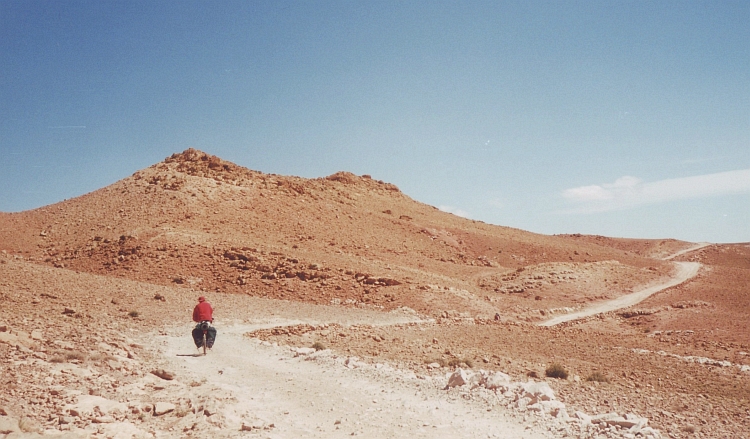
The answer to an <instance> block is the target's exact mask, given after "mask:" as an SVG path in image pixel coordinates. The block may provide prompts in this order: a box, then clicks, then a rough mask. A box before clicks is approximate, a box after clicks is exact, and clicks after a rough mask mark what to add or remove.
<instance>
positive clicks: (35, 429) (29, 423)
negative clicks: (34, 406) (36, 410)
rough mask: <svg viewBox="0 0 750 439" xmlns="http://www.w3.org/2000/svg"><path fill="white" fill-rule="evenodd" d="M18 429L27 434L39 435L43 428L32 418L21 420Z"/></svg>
mask: <svg viewBox="0 0 750 439" xmlns="http://www.w3.org/2000/svg"><path fill="white" fill-rule="evenodd" d="M18 428H19V429H20V430H21V431H23V432H26V433H39V432H41V430H42V427H41V426H40V425H39V424H38V423H37V422H36V421H34V420H33V419H31V418H21V420H20V421H18Z"/></svg>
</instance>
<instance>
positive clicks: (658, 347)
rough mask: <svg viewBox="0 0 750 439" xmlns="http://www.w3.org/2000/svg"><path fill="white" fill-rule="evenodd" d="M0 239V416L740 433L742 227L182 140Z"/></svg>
mask: <svg viewBox="0 0 750 439" xmlns="http://www.w3.org/2000/svg"><path fill="white" fill-rule="evenodd" d="M0 252H1V253H0V299H1V300H2V314H0V359H1V362H0V376H2V381H1V384H0V437H7V438H16V437H29V438H31V437H42V436H45V437H46V436H49V437H70V438H79V437H81V438H83V437H92V438H105V437H106V438H142V437H158V438H161V437H164V438H167V437H169V438H172V437H175V438H177V437H196V438H202V437H206V438H208V437H227V438H235V437H269V438H291V437H321V438H323V437H351V436H360V437H446V438H447V437H507V438H514V437H527V438H542V437H545V438H556V437H581V438H584V437H585V438H621V437H622V438H640V437H643V438H649V437H650V438H667V437H669V438H692V437H700V438H748V437H750V320H749V319H748V316H750V287H749V286H748V285H750V243H736V244H712V243H690V242H682V241H678V240H674V239H669V238H668V237H665V239H660V240H653V239H623V238H612V237H602V236H589V235H579V234H575V235H555V236H548V235H541V234H535V233H531V232H527V231H524V230H519V229H513V228H508V227H503V226H498V225H491V224H485V223H483V222H480V221H474V220H469V219H465V218H461V217H458V216H455V215H452V214H450V213H446V212H442V211H440V210H438V209H436V208H435V207H432V206H429V205H426V204H423V203H421V202H419V201H417V200H413V199H411V198H410V197H409V196H408V195H407V194H404V193H403V192H401V191H400V190H399V188H398V187H397V186H396V185H394V184H391V183H388V182H384V181H380V180H376V179H374V178H372V177H371V176H368V175H363V176H357V175H354V174H351V173H347V172H339V173H336V174H333V175H330V176H327V177H322V178H317V179H305V178H300V177H292V176H281V175H273V174H264V173H261V172H258V171H253V170H249V169H247V168H244V167H241V166H238V165H235V164H233V163H230V162H227V161H224V160H222V159H220V158H218V157H215V156H211V155H209V154H206V153H203V152H201V151H197V150H194V149H188V150H186V151H184V152H182V153H178V154H174V155H172V156H171V157H168V158H166V159H165V160H164V161H163V162H160V163H157V164H155V165H153V166H151V167H148V168H146V169H143V170H141V171H138V172H136V173H135V174H133V175H132V176H130V177H127V178H125V179H123V180H121V181H118V182H116V183H114V184H112V185H110V186H107V187H105V188H102V189H99V190H97V191H94V192H92V193H89V194H86V195H83V196H80V197H77V198H73V199H69V200H65V201H62V202H59V203H56V204H53V205H49V206H44V207H41V208H38V209H34V210H30V211H24V212H17V213H0ZM688 268H689V269H688ZM644 292H646V293H647V294H641V296H642V297H639V298H638V301H636V302H634V303H630V302H628V301H627V300H624V299H627V298H628V297H632V296H630V295H633V294H639V293H644ZM198 296H205V297H206V298H207V299H208V301H209V302H211V303H212V304H213V306H214V309H215V319H216V321H215V326H216V328H217V329H218V332H219V335H218V337H217V342H216V345H215V346H214V348H213V349H212V350H211V351H210V352H209V353H208V355H206V356H203V355H201V354H200V351H198V350H197V349H196V348H195V346H194V345H193V342H192V339H191V337H190V330H191V329H192V326H193V324H192V322H191V313H192V308H193V306H194V305H195V303H196V299H197V297H198ZM618 300H620V301H622V302H615V301H618ZM612 303H615V304H617V303H621V304H620V305H617V306H609V307H608V306H606V305H607V304H612ZM587 311H590V312H588V313H587ZM581 312H582V313H584V314H590V315H586V316H583V317H580V318H575V319H569V320H566V317H565V316H573V315H576V313H581ZM555 319H557V320H555ZM557 322H559V323H557ZM553 323H554V324H553Z"/></svg>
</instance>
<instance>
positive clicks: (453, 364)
mask: <svg viewBox="0 0 750 439" xmlns="http://www.w3.org/2000/svg"><path fill="white" fill-rule="evenodd" d="M443 361H445V360H443ZM447 364H448V366H450V367H459V366H461V365H462V364H463V365H465V366H466V367H468V368H469V369H471V368H472V367H474V362H473V361H471V360H469V359H465V358H464V359H461V358H451V359H450V360H448V362H447ZM441 366H442V364H441Z"/></svg>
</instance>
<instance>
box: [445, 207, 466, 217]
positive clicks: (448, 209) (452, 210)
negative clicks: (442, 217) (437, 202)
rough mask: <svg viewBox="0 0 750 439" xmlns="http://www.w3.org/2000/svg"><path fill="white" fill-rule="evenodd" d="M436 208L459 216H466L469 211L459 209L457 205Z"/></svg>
mask: <svg viewBox="0 0 750 439" xmlns="http://www.w3.org/2000/svg"><path fill="white" fill-rule="evenodd" d="M438 209H440V210H442V211H443V212H448V213H452V214H453V215H456V216H460V217H461V218H468V217H469V212H466V211H465V210H461V209H459V208H457V207H453V206H438Z"/></svg>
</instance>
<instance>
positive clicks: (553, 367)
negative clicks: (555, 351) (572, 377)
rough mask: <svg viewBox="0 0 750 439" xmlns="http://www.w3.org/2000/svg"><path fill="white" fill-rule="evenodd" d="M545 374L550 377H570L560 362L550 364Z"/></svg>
mask: <svg viewBox="0 0 750 439" xmlns="http://www.w3.org/2000/svg"><path fill="white" fill-rule="evenodd" d="M544 374H545V375H547V376H548V377H550V378H561V379H563V380H565V379H567V378H568V371H567V370H565V368H564V367H562V365H560V364H558V363H552V364H550V365H549V367H548V368H547V369H546V370H545V371H544Z"/></svg>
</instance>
